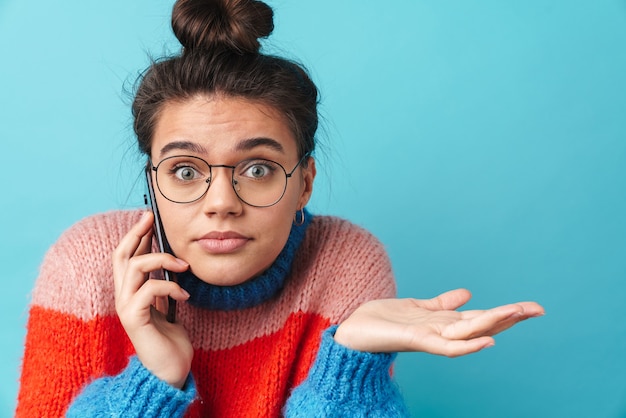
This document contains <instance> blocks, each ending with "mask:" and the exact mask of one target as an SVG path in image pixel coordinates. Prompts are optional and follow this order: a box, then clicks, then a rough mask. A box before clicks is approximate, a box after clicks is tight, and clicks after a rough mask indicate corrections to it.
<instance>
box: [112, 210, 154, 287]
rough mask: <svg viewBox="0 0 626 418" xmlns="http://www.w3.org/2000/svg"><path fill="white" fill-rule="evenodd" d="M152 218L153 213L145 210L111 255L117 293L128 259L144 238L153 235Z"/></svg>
mask: <svg viewBox="0 0 626 418" xmlns="http://www.w3.org/2000/svg"><path fill="white" fill-rule="evenodd" d="M152 220H153V216H152V213H150V212H144V213H143V215H142V216H141V218H140V219H139V221H138V222H137V223H136V224H135V225H133V226H132V228H131V229H130V230H129V231H128V232H127V233H126V235H124V237H123V238H122V239H121V241H120V242H119V244H118V245H117V247H116V248H115V250H114V251H113V254H112V255H111V259H112V263H113V280H114V282H115V290H116V294H118V293H119V290H120V288H121V284H122V278H123V277H124V273H125V270H126V266H127V263H128V260H129V259H130V258H131V257H133V256H134V255H135V254H136V252H137V249H138V248H139V247H140V245H141V242H142V240H145V237H147V236H150V235H151V230H152Z"/></svg>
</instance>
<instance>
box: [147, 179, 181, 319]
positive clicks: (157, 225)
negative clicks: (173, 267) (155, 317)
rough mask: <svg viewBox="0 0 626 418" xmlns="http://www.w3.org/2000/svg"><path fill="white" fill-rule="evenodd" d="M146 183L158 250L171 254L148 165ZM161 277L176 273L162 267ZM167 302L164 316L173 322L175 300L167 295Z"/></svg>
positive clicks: (170, 279) (169, 278)
mask: <svg viewBox="0 0 626 418" xmlns="http://www.w3.org/2000/svg"><path fill="white" fill-rule="evenodd" d="M146 183H147V184H148V195H145V194H144V195H143V197H144V201H145V203H146V205H147V204H148V201H149V202H150V207H151V209H152V213H153V214H154V236H155V237H156V240H157V245H158V247H159V251H160V252H162V253H169V254H172V250H171V248H170V245H169V244H168V242H167V238H166V237H165V232H164V231H163V226H162V223H161V216H160V215H159V208H158V207H157V203H156V199H155V195H154V186H153V185H152V175H151V173H150V168H149V167H148V168H146ZM163 277H164V278H165V280H167V281H172V282H175V281H176V274H174V273H173V272H171V271H169V270H165V269H163ZM167 302H168V303H167V314H166V318H167V321H168V322H171V323H173V322H174V321H175V320H176V300H174V299H172V298H171V297H169V296H168V298H167Z"/></svg>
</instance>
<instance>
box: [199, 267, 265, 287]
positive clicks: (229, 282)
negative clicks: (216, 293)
mask: <svg viewBox="0 0 626 418" xmlns="http://www.w3.org/2000/svg"><path fill="white" fill-rule="evenodd" d="M191 272H192V273H193V274H194V275H195V276H196V277H197V278H198V279H200V280H201V281H203V282H205V283H208V284H211V285H214V286H224V287H226V286H237V285H239V284H242V283H245V282H247V281H249V280H252V279H253V278H255V277H257V276H258V275H259V274H261V273H256V274H250V273H248V274H246V273H244V272H242V273H239V274H237V273H235V274H233V273H232V270H231V271H229V272H228V273H227V272H224V273H223V274H220V273H219V272H217V271H210V272H207V271H202V270H194V269H192V270H191Z"/></svg>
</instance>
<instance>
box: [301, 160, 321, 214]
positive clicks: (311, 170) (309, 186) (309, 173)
mask: <svg viewBox="0 0 626 418" xmlns="http://www.w3.org/2000/svg"><path fill="white" fill-rule="evenodd" d="M316 174H317V171H316V169H315V160H314V159H313V157H309V158H308V160H307V164H306V167H304V166H303V167H302V189H301V192H300V198H299V199H298V210H300V209H302V208H303V207H305V206H306V204H307V203H308V202H309V199H310V198H311V194H312V193H313V181H314V180H315V175H316Z"/></svg>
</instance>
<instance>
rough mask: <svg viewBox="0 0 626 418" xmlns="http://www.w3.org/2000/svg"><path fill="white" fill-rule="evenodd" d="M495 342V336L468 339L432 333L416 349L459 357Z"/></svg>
mask: <svg viewBox="0 0 626 418" xmlns="http://www.w3.org/2000/svg"><path fill="white" fill-rule="evenodd" d="M494 344H495V342H494V340H493V338H491V337H488V336H485V337H479V338H472V339H468V340H454V339H447V338H445V337H442V336H440V335H437V334H430V335H428V336H427V337H425V338H422V339H421V340H420V341H419V344H418V346H416V347H414V350H417V351H423V352H426V353H430V354H437V355H441V356H446V357H459V356H464V355H466V354H471V353H475V352H477V351H480V350H482V349H484V348H487V347H491V346H493V345H494Z"/></svg>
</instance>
